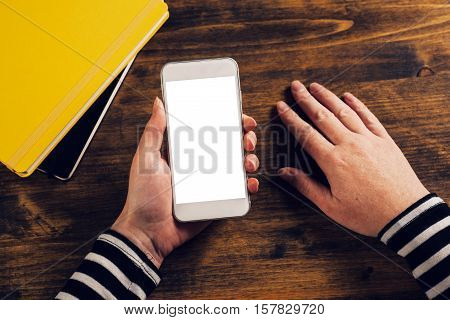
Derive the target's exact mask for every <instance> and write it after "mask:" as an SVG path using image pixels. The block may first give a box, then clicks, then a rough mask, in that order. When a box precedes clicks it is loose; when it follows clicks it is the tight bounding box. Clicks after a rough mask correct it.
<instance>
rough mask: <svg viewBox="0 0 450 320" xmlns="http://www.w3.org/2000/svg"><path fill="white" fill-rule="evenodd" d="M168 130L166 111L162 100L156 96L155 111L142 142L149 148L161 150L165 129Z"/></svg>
mask: <svg viewBox="0 0 450 320" xmlns="http://www.w3.org/2000/svg"><path fill="white" fill-rule="evenodd" d="M165 130H166V112H165V110H164V105H163V103H162V101H161V100H160V99H159V98H158V97H156V98H155V101H154V102H153V111H152V116H151V117H150V120H149V121H148V122H147V125H146V126H145V131H144V134H143V136H142V140H141V143H143V144H144V147H145V148H146V149H149V150H155V151H156V150H160V149H161V145H162V141H163V136H164V131H165Z"/></svg>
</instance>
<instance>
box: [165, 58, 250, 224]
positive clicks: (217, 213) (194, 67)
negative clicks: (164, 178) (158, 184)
mask: <svg viewBox="0 0 450 320" xmlns="http://www.w3.org/2000/svg"><path fill="white" fill-rule="evenodd" d="M226 76H234V77H235V79H236V96H237V99H238V115H239V117H240V119H239V120H240V121H239V125H240V127H241V130H240V131H241V139H240V140H241V150H242V170H243V173H244V179H245V181H244V183H245V186H247V172H246V170H245V166H244V160H245V152H244V145H243V128H242V95H241V89H240V81H239V68H238V65H237V63H236V61H235V60H234V59H232V58H218V59H204V60H192V61H181V62H169V63H167V64H165V65H164V66H163V68H162V69H161V88H162V93H163V100H164V102H165V103H166V102H167V98H166V89H165V83H166V82H169V81H178V80H194V79H204V78H216V77H226ZM165 109H166V119H167V135H168V139H167V140H168V145H169V155H168V157H169V165H170V162H171V161H170V150H171V149H170V148H171V145H170V130H169V126H170V123H169V112H168V109H169V107H168V106H167V105H166V108H165ZM171 169H172V166H171ZM172 186H174V180H173V175H172ZM172 199H173V201H172V204H173V213H174V217H175V219H177V220H178V221H180V222H189V221H202V220H215V219H223V218H230V217H242V216H244V215H246V214H247V213H248V211H249V210H250V197H249V194H248V190H247V188H245V198H242V199H229V200H220V201H205V202H194V203H183V204H177V203H176V194H175V190H174V188H173V187H172Z"/></svg>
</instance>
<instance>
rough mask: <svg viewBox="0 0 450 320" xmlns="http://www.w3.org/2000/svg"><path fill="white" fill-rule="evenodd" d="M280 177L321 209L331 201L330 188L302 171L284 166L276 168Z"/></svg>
mask: <svg viewBox="0 0 450 320" xmlns="http://www.w3.org/2000/svg"><path fill="white" fill-rule="evenodd" d="M278 174H279V175H280V177H281V178H282V179H283V180H285V181H286V182H288V183H290V184H291V185H292V186H293V187H294V188H296V189H297V190H298V191H299V192H300V193H301V194H303V195H304V196H305V197H307V198H308V199H309V200H311V201H312V202H314V204H316V205H317V206H318V207H319V208H320V209H321V210H324V208H326V207H327V206H328V204H329V202H330V201H331V199H332V197H331V192H330V189H329V188H328V187H326V186H324V185H323V184H321V183H319V182H317V181H316V180H314V179H313V178H312V177H310V176H308V175H307V174H306V173H304V172H303V171H301V170H299V169H296V168H291V167H285V168H281V169H280V170H278Z"/></svg>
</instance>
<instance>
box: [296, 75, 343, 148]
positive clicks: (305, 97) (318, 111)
mask: <svg viewBox="0 0 450 320" xmlns="http://www.w3.org/2000/svg"><path fill="white" fill-rule="evenodd" d="M291 91H292V95H293V96H294V99H295V101H296V102H297V103H298V105H299V106H300V108H302V110H303V111H304V112H305V113H306V115H307V116H308V117H309V118H310V119H311V120H312V121H313V122H314V124H315V125H316V126H317V128H319V129H320V131H322V132H323V134H325V135H326V136H327V137H328V138H329V139H330V140H331V142H333V143H334V144H337V143H339V142H340V141H342V140H343V139H344V138H345V136H346V135H347V133H348V129H347V128H345V126H344V125H343V124H342V123H341V122H340V121H339V120H338V119H337V118H336V117H335V116H334V115H333V113H332V112H331V111H330V110H328V109H327V108H325V107H324V106H323V105H321V104H320V103H319V102H318V101H317V100H316V99H315V98H314V97H313V96H312V95H311V94H310V93H309V91H308V90H307V89H306V88H305V86H304V85H303V84H302V83H300V81H294V82H292V85H291Z"/></svg>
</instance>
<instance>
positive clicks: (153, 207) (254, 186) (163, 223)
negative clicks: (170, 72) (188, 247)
mask: <svg viewBox="0 0 450 320" xmlns="http://www.w3.org/2000/svg"><path fill="white" fill-rule="evenodd" d="M242 126H243V128H244V132H245V135H244V138H243V145H244V146H245V149H246V151H253V150H254V149H255V146H256V136H255V134H254V132H253V131H252V130H253V129H254V128H255V127H256V121H255V120H254V119H253V118H251V117H248V116H246V115H243V118H242ZM165 129H166V114H165V110H164V105H163V103H162V101H161V100H159V99H158V98H156V99H155V102H154V105H153V113H152V117H151V118H150V121H149V122H148V123H147V126H146V128H145V131H144V133H143V135H142V137H141V141H140V143H139V146H138V149H137V151H136V154H135V156H134V158H133V163H132V166H131V170H130V180H129V186H128V195H127V200H126V203H125V206H124V208H123V210H122V213H121V214H120V216H119V217H118V219H117V220H116V222H115V223H114V225H113V226H112V229H113V230H115V231H117V232H119V233H121V234H123V235H124V236H126V237H127V238H128V239H130V240H131V241H133V242H134V243H135V244H136V245H137V246H138V247H139V248H140V249H141V250H142V251H143V252H146V253H147V255H148V256H149V258H150V259H151V260H153V263H154V264H155V265H156V266H157V267H158V268H159V267H160V265H161V263H162V261H163V260H164V258H165V257H166V256H167V255H168V254H169V253H170V252H171V251H172V250H174V249H175V248H176V247H178V246H180V245H181V244H183V243H184V242H186V241H188V240H189V239H191V238H192V237H194V236H195V235H197V234H198V233H199V232H200V231H202V230H203V229H204V228H205V227H206V226H207V225H208V224H209V222H207V221H203V222H191V223H180V222H178V221H176V220H175V219H174V216H173V213H172V185H171V172H170V168H169V166H168V164H167V162H166V160H165V159H163V157H162V156H161V152H160V149H161V145H162V142H163V135H164V132H165ZM245 166H246V168H247V171H248V172H255V171H256V170H257V169H258V166H259V161H258V158H257V157H256V156H255V155H254V154H249V155H247V156H246V158H245ZM258 186H259V182H258V180H257V179H255V178H249V179H247V187H248V191H249V192H250V193H255V192H257V191H258ZM207 187H209V188H214V185H212V186H207Z"/></svg>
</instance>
